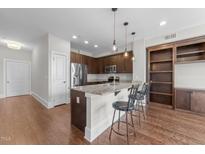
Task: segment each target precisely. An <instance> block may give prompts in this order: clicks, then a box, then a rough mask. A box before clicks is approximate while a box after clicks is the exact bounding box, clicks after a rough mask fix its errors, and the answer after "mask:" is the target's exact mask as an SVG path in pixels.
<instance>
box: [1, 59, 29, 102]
mask: <svg viewBox="0 0 205 154" xmlns="http://www.w3.org/2000/svg"><path fill="white" fill-rule="evenodd" d="M7 62H16V63H25V64H28V66H29V76H30V78H29V87H30V88H29V94H31V62H30V61H26V60H17V59H10V58H4V59H3V98H5V97H7V93H6V90H7V89H6V88H7V87H6V78H7V76H6V75H7V65H6V64H7Z"/></svg>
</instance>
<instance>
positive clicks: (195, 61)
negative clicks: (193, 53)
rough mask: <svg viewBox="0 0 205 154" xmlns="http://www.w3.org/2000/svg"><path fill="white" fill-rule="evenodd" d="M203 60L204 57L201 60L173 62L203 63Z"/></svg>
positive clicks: (178, 62) (204, 60)
mask: <svg viewBox="0 0 205 154" xmlns="http://www.w3.org/2000/svg"><path fill="white" fill-rule="evenodd" d="M203 62H205V59H203V60H190V61H188V60H187V61H177V62H176V63H175V64H189V63H203Z"/></svg>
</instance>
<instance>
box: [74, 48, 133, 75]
mask: <svg viewBox="0 0 205 154" xmlns="http://www.w3.org/2000/svg"><path fill="white" fill-rule="evenodd" d="M132 56H133V52H132V51H130V52H128V56H127V57H125V56H124V53H119V54H115V55H110V56H106V57H100V58H93V57H89V56H85V55H82V54H78V53H75V52H71V63H80V64H85V65H87V66H88V74H104V73H105V66H109V65H117V73H132V72H133V70H132V69H133V66H132V65H133V62H132Z"/></svg>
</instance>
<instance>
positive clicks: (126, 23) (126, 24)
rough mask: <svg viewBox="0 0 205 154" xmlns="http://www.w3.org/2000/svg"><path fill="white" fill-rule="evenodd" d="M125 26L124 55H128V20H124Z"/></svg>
mask: <svg viewBox="0 0 205 154" xmlns="http://www.w3.org/2000/svg"><path fill="white" fill-rule="evenodd" d="M124 26H125V51H124V52H125V53H124V56H125V57H127V56H128V53H127V26H128V22H124Z"/></svg>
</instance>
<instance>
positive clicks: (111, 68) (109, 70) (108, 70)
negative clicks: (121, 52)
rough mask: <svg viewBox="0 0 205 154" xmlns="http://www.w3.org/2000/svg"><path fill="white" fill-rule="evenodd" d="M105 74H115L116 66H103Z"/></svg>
mask: <svg viewBox="0 0 205 154" xmlns="http://www.w3.org/2000/svg"><path fill="white" fill-rule="evenodd" d="M105 73H117V65H108V66H105Z"/></svg>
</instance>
